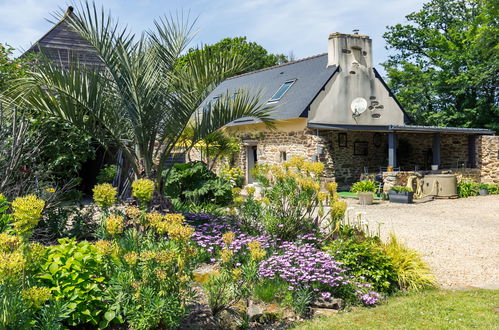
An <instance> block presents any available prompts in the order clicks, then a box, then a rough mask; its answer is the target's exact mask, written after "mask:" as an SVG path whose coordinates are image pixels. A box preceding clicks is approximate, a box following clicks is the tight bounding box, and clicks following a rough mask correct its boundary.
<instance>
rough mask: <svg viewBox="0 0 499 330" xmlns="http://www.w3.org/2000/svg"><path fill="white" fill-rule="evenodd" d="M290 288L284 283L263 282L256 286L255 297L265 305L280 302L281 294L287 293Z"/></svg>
mask: <svg viewBox="0 0 499 330" xmlns="http://www.w3.org/2000/svg"><path fill="white" fill-rule="evenodd" d="M288 286H289V284H287V283H286V282H284V281H279V280H274V279H272V280H263V281H261V282H259V283H257V284H256V285H255V288H254V290H253V295H254V297H256V298H257V299H259V300H261V301H263V302H265V303H271V302H275V301H279V300H280V299H279V298H280V295H281V293H282V292H285V291H286V290H287V288H288Z"/></svg>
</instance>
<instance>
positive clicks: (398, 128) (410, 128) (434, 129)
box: [307, 123, 495, 135]
mask: <svg viewBox="0 0 499 330" xmlns="http://www.w3.org/2000/svg"><path fill="white" fill-rule="evenodd" d="M307 126H308V127H309V128H314V129H323V130H350V131H374V132H408V133H409V132H412V133H449V134H450V133H459V134H479V135H495V132H494V131H492V130H490V129H486V128H464V127H440V126H416V125H387V126H365V125H335V124H320V123H308V125H307Z"/></svg>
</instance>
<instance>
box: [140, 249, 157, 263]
mask: <svg viewBox="0 0 499 330" xmlns="http://www.w3.org/2000/svg"><path fill="white" fill-rule="evenodd" d="M140 259H141V260H143V261H149V260H154V259H156V252H154V251H142V252H141V253H140Z"/></svg>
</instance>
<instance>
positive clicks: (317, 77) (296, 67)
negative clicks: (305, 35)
mask: <svg viewBox="0 0 499 330" xmlns="http://www.w3.org/2000/svg"><path fill="white" fill-rule="evenodd" d="M335 72H336V66H330V67H327V53H326V54H320V55H316V56H312V57H307V58H304V59H301V60H297V61H293V62H288V63H284V64H281V65H277V66H273V67H269V68H265V69H262V70H258V71H253V72H248V73H244V74H242V75H239V76H235V77H231V78H228V79H226V80H225V81H223V82H222V83H221V84H220V85H218V86H217V88H215V90H214V91H213V92H211V93H210V95H209V96H208V97H207V98H206V100H205V103H207V102H209V101H210V100H212V99H213V98H214V97H215V96H217V95H220V94H225V93H227V91H229V93H230V94H232V93H233V92H235V91H237V90H238V89H240V88H244V89H246V90H249V91H250V92H251V91H252V92H257V91H260V92H261V95H262V100H269V99H270V98H271V97H272V95H274V93H275V92H276V91H277V90H278V89H279V87H281V85H282V84H283V83H284V82H286V81H289V80H295V79H296V81H295V83H294V84H293V85H292V86H291V87H290V88H289V90H288V91H287V92H286V94H284V96H283V97H282V98H281V99H280V100H279V101H277V102H275V103H272V104H273V105H277V107H276V109H275V110H274V113H273V116H272V117H273V118H274V119H276V120H283V119H291V118H297V117H306V116H307V110H308V107H309V105H310V103H311V102H312V101H313V100H314V99H315V97H316V96H317V94H318V93H319V92H320V91H321V90H322V88H323V87H324V86H325V85H326V83H327V82H328V81H329V79H331V77H332V76H333V75H334V73H335ZM252 122H253V123H255V122H257V120H254V119H251V118H241V119H239V120H236V121H234V122H232V123H231V124H229V125H228V126H232V125H241V124H250V123H252Z"/></svg>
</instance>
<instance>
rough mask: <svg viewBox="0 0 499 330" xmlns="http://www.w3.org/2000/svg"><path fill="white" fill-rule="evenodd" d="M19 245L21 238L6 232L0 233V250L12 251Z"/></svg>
mask: <svg viewBox="0 0 499 330" xmlns="http://www.w3.org/2000/svg"><path fill="white" fill-rule="evenodd" d="M20 245H21V238H20V237H19V236H15V235H9V234H7V233H0V252H12V251H14V250H16V249H17V248H18V247H19V246H20Z"/></svg>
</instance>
